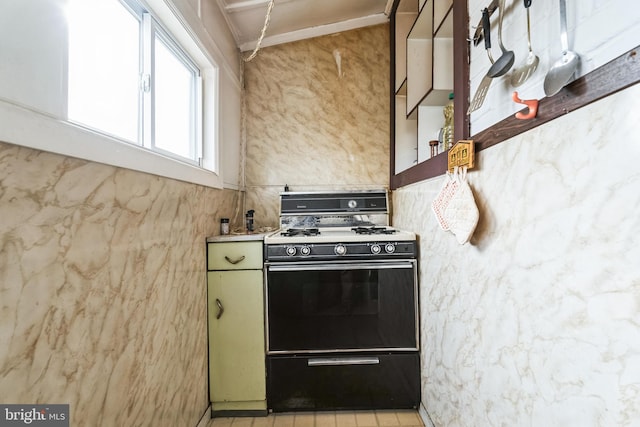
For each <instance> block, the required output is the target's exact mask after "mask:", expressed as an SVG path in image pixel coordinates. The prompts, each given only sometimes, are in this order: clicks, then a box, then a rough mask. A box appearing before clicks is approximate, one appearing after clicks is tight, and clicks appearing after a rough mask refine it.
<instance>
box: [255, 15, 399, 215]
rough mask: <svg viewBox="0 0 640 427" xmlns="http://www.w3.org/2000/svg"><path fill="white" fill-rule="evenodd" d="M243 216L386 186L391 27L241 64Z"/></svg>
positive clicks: (284, 48) (286, 48)
mask: <svg viewBox="0 0 640 427" xmlns="http://www.w3.org/2000/svg"><path fill="white" fill-rule="evenodd" d="M245 96H246V98H245V100H246V111H247V116H246V117H247V118H246V135H247V157H246V185H247V202H246V207H247V209H255V210H256V214H255V221H256V225H258V226H263V225H270V226H274V225H277V223H278V194H279V192H281V191H283V189H284V186H285V184H288V185H289V187H290V189H291V191H313V190H335V189H367V188H386V187H388V185H389V107H390V106H389V27H388V25H386V24H385V25H378V26H373V27H367V28H362V29H358V30H352V31H346V32H343V33H338V34H333V35H328V36H323V37H317V38H314V39H309V40H302V41H298V42H293V43H288V44H283V45H278V46H271V47H265V48H263V49H262V50H261V51H260V52H259V54H258V56H257V57H256V58H255V59H254V60H253V61H251V62H249V63H247V64H246V65H245Z"/></svg>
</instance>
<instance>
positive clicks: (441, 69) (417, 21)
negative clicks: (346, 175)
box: [393, 0, 453, 173]
mask: <svg viewBox="0 0 640 427" xmlns="http://www.w3.org/2000/svg"><path fill="white" fill-rule="evenodd" d="M452 7H453V1H452V0H420V1H417V0H400V1H399V3H398V8H397V10H396V13H395V15H394V17H393V19H394V28H395V33H394V35H395V44H394V48H395V55H394V56H395V64H394V66H395V90H396V92H395V103H394V104H395V123H394V124H395V135H394V137H395V150H396V151H395V171H396V173H398V172H401V171H403V170H406V169H408V168H410V167H411V166H413V165H415V164H417V163H419V162H422V161H425V160H427V159H429V158H430V154H431V151H430V147H429V141H430V140H437V139H438V134H439V130H440V129H441V128H442V126H443V125H444V115H443V113H442V110H443V108H444V106H445V105H446V104H447V102H448V101H449V94H450V93H451V92H453V13H452Z"/></svg>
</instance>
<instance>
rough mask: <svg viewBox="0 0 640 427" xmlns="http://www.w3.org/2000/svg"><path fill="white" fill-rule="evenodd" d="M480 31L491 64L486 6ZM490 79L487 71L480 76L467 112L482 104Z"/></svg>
mask: <svg viewBox="0 0 640 427" xmlns="http://www.w3.org/2000/svg"><path fill="white" fill-rule="evenodd" d="M482 31H483V32H484V48H485V50H486V51H487V56H489V61H491V64H494V61H493V57H492V56H491V23H490V21H489V10H488V9H487V8H486V7H485V8H484V9H483V10H482ZM491 80H493V77H491V76H489V74H488V73H487V74H485V75H484V77H482V81H481V82H480V85H479V86H478V89H477V90H476V94H475V95H474V96H473V99H472V100H471V102H470V103H469V109H468V110H467V114H471V113H472V112H474V111H476V110H477V109H478V108H480V107H481V106H482V104H483V103H484V98H485V97H486V96H487V92H488V91H489V86H491Z"/></svg>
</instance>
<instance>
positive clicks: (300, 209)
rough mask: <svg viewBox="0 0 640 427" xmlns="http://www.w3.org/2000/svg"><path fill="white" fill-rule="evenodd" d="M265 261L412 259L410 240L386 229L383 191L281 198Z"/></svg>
mask: <svg viewBox="0 0 640 427" xmlns="http://www.w3.org/2000/svg"><path fill="white" fill-rule="evenodd" d="M280 197H281V216H280V226H281V228H280V230H278V231H277V232H275V233H272V234H270V235H269V236H267V237H266V238H265V247H266V250H265V256H266V260H267V261H317V260H354V259H380V260H382V259H390V258H392V259H393V258H396V259H397V258H415V256H416V243H415V240H416V236H415V234H414V233H412V232H409V231H402V230H398V229H395V228H393V227H390V226H389V225H388V218H389V216H388V213H389V212H388V207H387V206H388V202H387V199H388V196H387V192H386V191H384V190H383V191H360V192H331V193H288V192H287V193H281V195H280Z"/></svg>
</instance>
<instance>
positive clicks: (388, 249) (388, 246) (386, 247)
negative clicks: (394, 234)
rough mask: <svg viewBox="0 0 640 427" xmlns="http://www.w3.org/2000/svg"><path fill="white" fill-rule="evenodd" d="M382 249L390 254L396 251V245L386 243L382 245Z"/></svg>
mask: <svg viewBox="0 0 640 427" xmlns="http://www.w3.org/2000/svg"><path fill="white" fill-rule="evenodd" d="M384 251H385V252H386V253H388V254H392V253H394V252H395V251H396V245H394V244H393V243H387V244H386V245H384Z"/></svg>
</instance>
